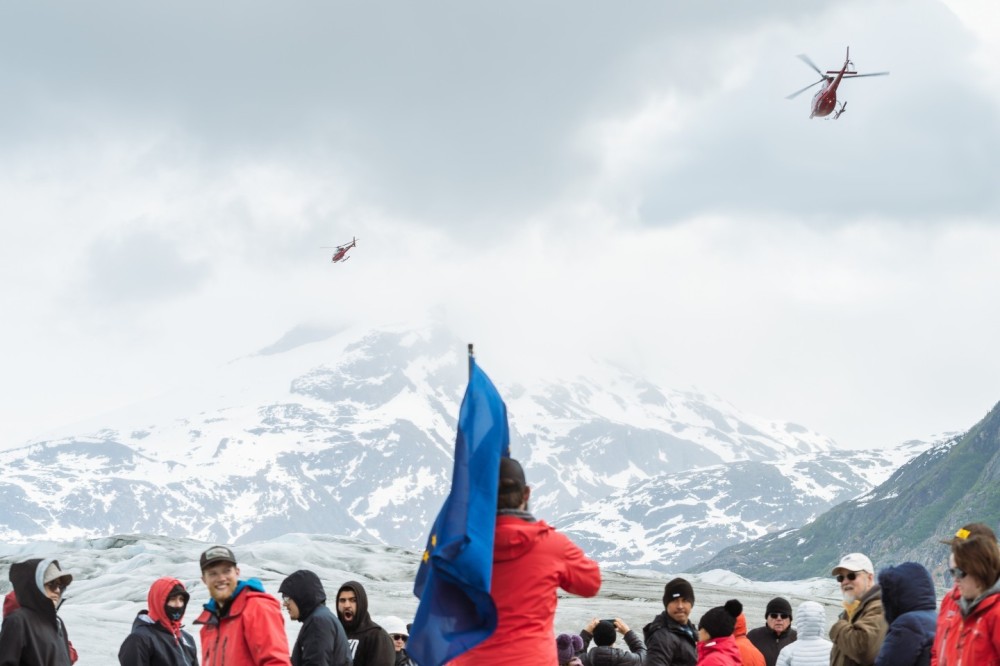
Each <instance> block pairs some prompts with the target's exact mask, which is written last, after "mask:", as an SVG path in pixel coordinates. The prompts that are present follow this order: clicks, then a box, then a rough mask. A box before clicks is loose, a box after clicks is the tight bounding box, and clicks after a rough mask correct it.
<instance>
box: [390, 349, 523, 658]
mask: <svg viewBox="0 0 1000 666" xmlns="http://www.w3.org/2000/svg"><path fill="white" fill-rule="evenodd" d="M509 455H510V434H509V432H508V430H507V407H506V405H504V404H503V400H501V399H500V394H499V393H497V390H496V388H495V387H494V386H493V383H492V382H491V381H490V379H489V377H487V376H486V373H484V372H483V371H482V370H480V369H479V367H478V366H476V363H475V361H474V360H473V359H471V358H470V359H469V386H468V388H467V389H466V390H465V398H463V399H462V408H461V410H460V412H459V415H458V436H457V437H456V438H455V469H454V472H453V473H452V477H451V492H450V493H449V494H448V498H447V499H445V501H444V506H442V507H441V512H440V513H439V514H438V517H437V520H435V521H434V526H433V527H432V528H431V533H430V537H428V539H427V548H426V550H424V557H423V561H422V562H421V564H420V569H419V570H418V571H417V579H416V581H415V582H414V584H413V593H414V594H415V595H416V596H418V597H420V604H419V606H418V607H417V616H416V618H415V619H414V621H413V627H412V628H411V629H410V638H409V640H408V641H407V642H406V651H407V652H408V653H409V654H410V656H412V657H413V660H414V661H415V662H416V663H418V664H420V666H441V664H444V663H445V662H447V661H449V660H451V659H454V658H455V657H457V656H458V655H460V654H462V653H463V652H466V651H468V650H470V649H472V648H473V647H475V646H476V645H478V644H479V643H482V642H483V641H484V640H486V639H487V638H489V637H490V635H491V634H492V633H493V631H494V630H495V629H496V627H497V609H496V605H495V604H494V603H493V598H492V597H490V579H491V576H492V574H493V531H494V529H495V527H496V514H497V486H498V485H499V476H500V458H501V457H508V456H509Z"/></svg>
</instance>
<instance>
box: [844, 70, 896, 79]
mask: <svg viewBox="0 0 1000 666" xmlns="http://www.w3.org/2000/svg"><path fill="white" fill-rule="evenodd" d="M862 76H889V72H872V73H871V74H851V75H850V76H847V75H846V74H845V75H844V78H845V79H860V78H861V77H862Z"/></svg>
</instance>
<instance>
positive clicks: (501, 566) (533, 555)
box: [449, 515, 601, 666]
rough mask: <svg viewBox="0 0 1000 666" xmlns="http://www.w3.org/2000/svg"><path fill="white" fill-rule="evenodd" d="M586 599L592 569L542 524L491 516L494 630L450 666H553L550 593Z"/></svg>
mask: <svg viewBox="0 0 1000 666" xmlns="http://www.w3.org/2000/svg"><path fill="white" fill-rule="evenodd" d="M560 588H562V589H563V590H566V591H567V592H570V593H572V594H578V595H580V596H583V597H592V596H594V595H595V594H597V592H598V590H600V589H601V571H600V569H599V568H598V566H597V563H596V562H594V561H593V560H591V559H589V558H588V557H587V556H586V555H584V554H583V551H582V550H580V548H579V547H578V546H577V545H576V544H574V543H573V542H572V541H570V540H569V538H567V537H566V536H565V535H563V534H560V533H559V532H556V530H555V528H553V527H550V526H549V525H547V524H545V522H544V521H541V520H539V521H531V520H526V519H524V518H521V517H518V516H509V515H499V516H497V525H496V532H495V536H494V543H493V578H492V583H491V591H490V595H491V596H492V597H493V601H494V602H495V603H496V606H497V628H496V631H494V632H493V635H492V636H490V637H489V638H488V639H486V640H485V641H483V642H482V643H480V644H479V645H477V646H476V647H475V648H473V649H472V650H469V651H468V652H466V653H465V654H463V655H461V656H459V657H458V658H457V659H453V660H452V661H451V662H449V663H450V664H452V666H482V665H483V664H524V665H525V666H527V665H529V664H530V666H557V665H558V663H559V661H558V658H557V656H556V640H555V630H554V629H553V623H554V621H555V614H556V591H557V590H558V589H560Z"/></svg>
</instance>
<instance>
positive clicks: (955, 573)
mask: <svg viewBox="0 0 1000 666" xmlns="http://www.w3.org/2000/svg"><path fill="white" fill-rule="evenodd" d="M948 573H950V574H951V577H952V578H954V579H955V580H962V579H963V578H965V577H966V576H968V575H969V574H967V573H965V572H964V571H962V570H961V569H959V568H958V567H952V568H951V569H948Z"/></svg>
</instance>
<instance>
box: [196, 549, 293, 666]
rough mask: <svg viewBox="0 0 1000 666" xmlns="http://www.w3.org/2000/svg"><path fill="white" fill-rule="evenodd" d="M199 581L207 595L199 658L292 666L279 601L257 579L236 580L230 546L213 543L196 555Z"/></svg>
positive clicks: (237, 665)
mask: <svg viewBox="0 0 1000 666" xmlns="http://www.w3.org/2000/svg"><path fill="white" fill-rule="evenodd" d="M200 564H201V581H202V582H203V583H205V587H207V588H208V594H209V595H210V596H211V597H212V599H211V600H210V601H209V602H208V603H207V604H205V610H204V611H203V612H202V614H201V615H200V616H199V617H198V619H197V620H195V624H200V625H201V663H202V664H226V666H291V661H290V659H289V652H288V637H287V636H286V635H285V620H284V618H283V617H282V616H281V604H279V603H278V600H277V599H275V598H274V597H272V596H271V595H270V594H266V593H265V592H264V586H263V585H262V584H261V582H260V581H259V580H257V579H256V578H249V579H247V580H240V568H239V566H237V564H236V556H235V555H233V551H231V550H230V549H229V548H227V547H225V546H212V547H211V548H209V549H208V550H206V551H205V552H204V553H202V554H201V561H200Z"/></svg>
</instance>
